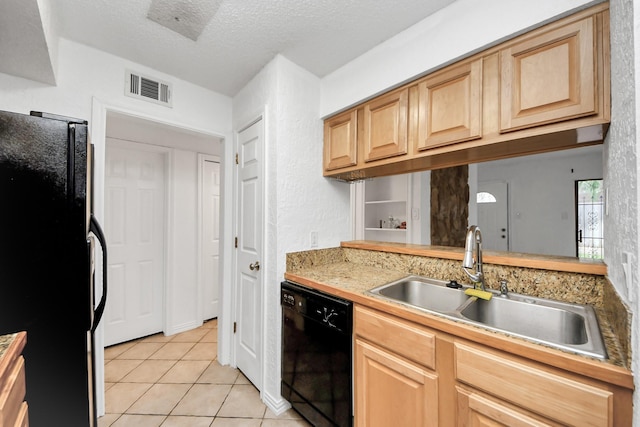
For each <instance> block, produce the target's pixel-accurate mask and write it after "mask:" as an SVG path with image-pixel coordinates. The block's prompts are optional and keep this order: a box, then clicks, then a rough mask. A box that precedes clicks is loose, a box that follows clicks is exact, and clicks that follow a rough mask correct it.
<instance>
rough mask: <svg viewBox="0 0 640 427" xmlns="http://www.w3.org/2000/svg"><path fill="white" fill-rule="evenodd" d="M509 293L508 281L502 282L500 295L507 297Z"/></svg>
mask: <svg viewBox="0 0 640 427" xmlns="http://www.w3.org/2000/svg"><path fill="white" fill-rule="evenodd" d="M508 293H509V288H508V287H507V281H506V280H504V279H503V280H500V295H504V296H506V295H507V294H508Z"/></svg>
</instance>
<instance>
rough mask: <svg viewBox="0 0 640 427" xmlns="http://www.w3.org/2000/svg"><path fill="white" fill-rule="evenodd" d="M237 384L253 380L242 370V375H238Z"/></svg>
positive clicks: (249, 382)
mask: <svg viewBox="0 0 640 427" xmlns="http://www.w3.org/2000/svg"><path fill="white" fill-rule="evenodd" d="M235 384H251V381H249V379H248V378H247V377H245V376H244V374H243V373H242V372H240V375H238V378H237V379H236V382H235Z"/></svg>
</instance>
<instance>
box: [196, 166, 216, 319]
mask: <svg viewBox="0 0 640 427" xmlns="http://www.w3.org/2000/svg"><path fill="white" fill-rule="evenodd" d="M201 159H202V160H201V162H200V167H201V168H202V254H201V257H202V258H201V259H202V293H203V298H202V305H203V307H202V311H203V319H205V320H207V319H213V318H214V317H218V305H219V297H218V295H219V293H220V283H219V282H220V276H219V274H220V163H219V162H218V161H217V160H216V158H215V157H213V156H202V157H201Z"/></svg>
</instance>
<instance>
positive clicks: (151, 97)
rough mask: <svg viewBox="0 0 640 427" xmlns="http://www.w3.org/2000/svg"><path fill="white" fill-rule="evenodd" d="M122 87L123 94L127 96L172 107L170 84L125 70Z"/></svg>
mask: <svg viewBox="0 0 640 427" xmlns="http://www.w3.org/2000/svg"><path fill="white" fill-rule="evenodd" d="M124 85H125V88H124V94H125V95H127V96H131V97H133V98H139V99H144V100H145V101H150V102H155V103H156V104H161V105H164V106H167V107H171V106H172V99H171V95H172V94H171V92H172V87H171V83H168V82H163V81H161V80H158V79H154V78H150V77H148V76H143V75H142V74H140V73H136V72H133V71H129V70H127V72H126V80H125V82H124Z"/></svg>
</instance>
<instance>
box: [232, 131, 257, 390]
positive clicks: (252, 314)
mask: <svg viewBox="0 0 640 427" xmlns="http://www.w3.org/2000/svg"><path fill="white" fill-rule="evenodd" d="M237 149H238V151H237V153H238V166H237V170H238V175H237V183H236V185H237V186H236V200H237V211H236V231H237V238H238V244H237V249H236V277H235V286H236V291H235V296H236V307H235V313H236V328H235V331H236V334H235V352H236V365H237V366H238V368H239V369H240V370H241V371H242V372H243V373H244V374H245V375H246V377H247V378H248V379H249V380H250V381H251V382H252V383H253V384H254V385H255V386H256V387H257V388H258V389H261V388H262V334H261V329H260V324H261V321H260V319H261V318H262V273H261V272H262V270H261V269H260V267H259V263H260V262H261V261H262V232H263V230H262V179H263V178H262V152H263V121H262V120H259V121H257V122H256V123H254V124H252V125H251V126H249V127H247V128H245V129H244V130H242V131H241V132H240V133H239V134H238V142H237Z"/></svg>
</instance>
